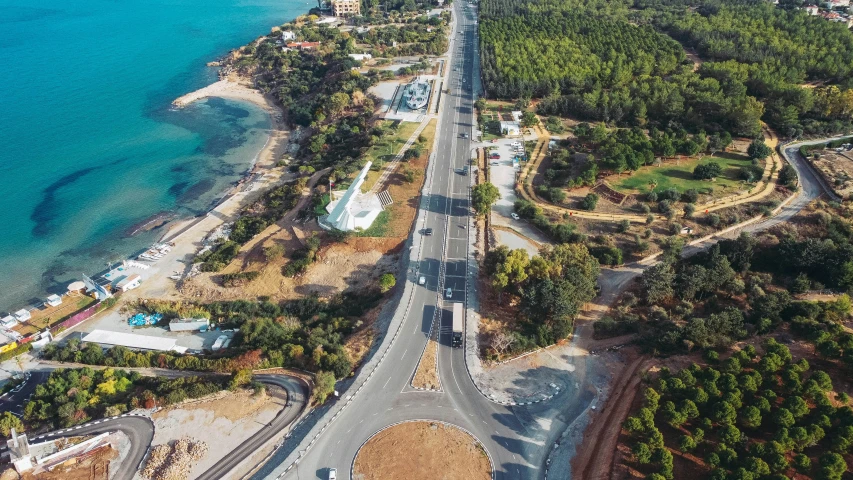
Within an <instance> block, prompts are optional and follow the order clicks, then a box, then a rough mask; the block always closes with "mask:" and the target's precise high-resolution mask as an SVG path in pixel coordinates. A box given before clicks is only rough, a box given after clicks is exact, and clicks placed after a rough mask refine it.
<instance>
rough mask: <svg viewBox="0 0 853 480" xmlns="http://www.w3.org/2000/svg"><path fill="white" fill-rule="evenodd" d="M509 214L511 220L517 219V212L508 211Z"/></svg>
mask: <svg viewBox="0 0 853 480" xmlns="http://www.w3.org/2000/svg"><path fill="white" fill-rule="evenodd" d="M509 216H510V217H512V219H513V220H518V219H519V218H520V217H519V216H518V214H517V213H515V212H512V213H510V214H509Z"/></svg>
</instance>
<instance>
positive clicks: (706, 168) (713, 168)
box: [693, 162, 723, 180]
mask: <svg viewBox="0 0 853 480" xmlns="http://www.w3.org/2000/svg"><path fill="white" fill-rule="evenodd" d="M722 174H723V167H721V166H720V164H719V163H717V162H708V163H705V164H700V165H696V168H694V169H693V178H695V179H697V180H711V179H713V178H717V177H719V176H720V175H722Z"/></svg>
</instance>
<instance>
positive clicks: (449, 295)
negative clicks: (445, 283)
mask: <svg viewBox="0 0 853 480" xmlns="http://www.w3.org/2000/svg"><path fill="white" fill-rule="evenodd" d="M444 296H445V297H447V298H453V289H451V288H450V287H447V291H446V292H444Z"/></svg>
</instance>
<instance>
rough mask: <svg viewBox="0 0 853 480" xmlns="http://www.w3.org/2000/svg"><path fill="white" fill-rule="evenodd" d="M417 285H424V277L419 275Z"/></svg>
mask: <svg viewBox="0 0 853 480" xmlns="http://www.w3.org/2000/svg"><path fill="white" fill-rule="evenodd" d="M418 285H426V277H424V276H423V275H421V278H419V279H418Z"/></svg>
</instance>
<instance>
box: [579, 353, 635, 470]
mask: <svg viewBox="0 0 853 480" xmlns="http://www.w3.org/2000/svg"><path fill="white" fill-rule="evenodd" d="M648 362H649V360H648V359H647V358H646V357H638V358H637V359H635V360H634V361H633V362H631V364H629V365H628V366H626V368H624V369H622V371H621V372H620V373H619V375H618V377H616V378H614V381H613V390H612V391H611V392H610V395H608V399H607V402H606V403H605V404H604V406H603V408H602V410H601V412H600V414H599V415H595V416H594V417H593V418H592V420H591V422H590V425H589V427H587V429H586V431H585V432H584V436H583V442H581V445H580V447H579V448H578V451H577V454H576V455H575V458H574V459H573V460H572V473H573V476H576V477H577V478H582V479H584V480H605V479H609V478H610V472H611V471H612V469H613V462H614V460H615V456H616V444H617V443H618V440H619V434H620V433H621V431H622V422H623V421H625V418H626V417H627V416H628V412H629V411H630V409H631V404H632V403H633V401H634V396H635V395H636V394H637V387H638V386H639V385H640V381H641V377H640V375H639V372H641V371H642V370H644V369H645V368H646V365H647V363H648Z"/></svg>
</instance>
